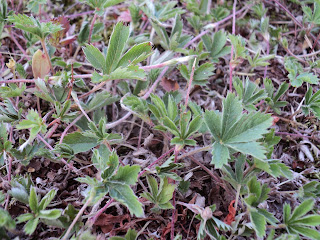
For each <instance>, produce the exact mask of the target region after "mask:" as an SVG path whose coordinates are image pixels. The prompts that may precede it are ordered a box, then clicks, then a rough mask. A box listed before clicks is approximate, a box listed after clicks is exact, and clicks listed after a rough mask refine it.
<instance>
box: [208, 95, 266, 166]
mask: <svg viewBox="0 0 320 240" xmlns="http://www.w3.org/2000/svg"><path fill="white" fill-rule="evenodd" d="M242 110H243V108H242V104H241V102H240V101H239V100H238V98H237V97H236V96H235V95H234V94H232V93H229V94H228V96H227V98H226V99H225V100H224V101H223V109H222V113H219V112H216V111H206V112H205V114H204V122H205V124H206V125H207V127H208V129H209V131H210V133H211V135H212V136H213V139H214V140H215V142H214V144H213V158H212V163H213V164H215V165H216V167H217V168H221V167H222V166H223V164H226V163H227V161H228V159H229V158H230V156H229V151H230V150H235V151H236V152H241V153H244V154H249V155H252V156H254V157H256V158H258V159H264V158H265V155H264V154H265V150H264V148H263V146H262V145H261V144H260V143H258V142H257V140H258V139H260V138H262V135H263V134H265V133H267V132H268V130H267V129H268V128H269V127H270V126H271V124H272V118H271V117H270V115H267V114H263V113H260V112H252V113H249V114H245V113H242ZM227 150H228V151H227ZM215 151H217V152H216V153H215Z"/></svg>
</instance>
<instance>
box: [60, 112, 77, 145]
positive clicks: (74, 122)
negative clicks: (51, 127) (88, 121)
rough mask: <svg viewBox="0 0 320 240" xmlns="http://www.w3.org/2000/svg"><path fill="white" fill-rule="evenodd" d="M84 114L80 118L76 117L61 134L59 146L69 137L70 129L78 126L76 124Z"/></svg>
mask: <svg viewBox="0 0 320 240" xmlns="http://www.w3.org/2000/svg"><path fill="white" fill-rule="evenodd" d="M82 116H83V114H82V113H81V114H80V115H79V116H78V117H76V118H75V119H74V120H73V121H72V122H71V123H70V124H69V125H68V126H67V127H66V129H65V130H64V131H63V133H62V134H61V138H60V141H59V144H61V143H62V141H63V138H64V137H65V136H66V135H67V132H68V131H69V129H70V128H71V127H72V126H73V125H74V124H76V122H78V121H79V119H80V118H82Z"/></svg>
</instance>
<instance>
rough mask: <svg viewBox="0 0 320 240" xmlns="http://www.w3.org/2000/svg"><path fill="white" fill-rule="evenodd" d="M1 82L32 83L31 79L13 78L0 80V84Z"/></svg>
mask: <svg viewBox="0 0 320 240" xmlns="http://www.w3.org/2000/svg"><path fill="white" fill-rule="evenodd" d="M2 83H34V80H33V79H32V80H31V79H15V80H1V81H0V84H2Z"/></svg>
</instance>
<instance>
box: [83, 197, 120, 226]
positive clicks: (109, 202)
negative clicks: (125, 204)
mask: <svg viewBox="0 0 320 240" xmlns="http://www.w3.org/2000/svg"><path fill="white" fill-rule="evenodd" d="M113 202H114V199H113V198H111V199H110V200H109V201H108V202H107V203H106V205H104V207H103V208H101V209H100V210H99V211H98V212H97V213H96V214H95V215H94V216H93V217H92V218H91V219H90V220H89V221H90V223H91V224H92V225H93V224H94V223H95V222H96V221H97V219H98V218H99V217H100V215H101V214H102V213H103V212H104V211H105V210H106V209H107V208H108V207H109V206H110V205H111V203H113Z"/></svg>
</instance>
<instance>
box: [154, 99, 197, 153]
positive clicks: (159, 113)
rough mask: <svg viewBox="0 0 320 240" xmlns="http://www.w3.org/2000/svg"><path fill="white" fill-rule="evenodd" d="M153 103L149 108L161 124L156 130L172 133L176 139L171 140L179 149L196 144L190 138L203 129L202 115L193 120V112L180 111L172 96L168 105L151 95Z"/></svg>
mask: <svg viewBox="0 0 320 240" xmlns="http://www.w3.org/2000/svg"><path fill="white" fill-rule="evenodd" d="M151 101H152V103H153V104H148V107H149V109H150V111H151V112H152V114H153V115H154V116H155V118H156V119H157V121H158V123H159V125H157V126H155V129H157V130H161V131H164V132H166V131H169V132H170V133H172V134H173V135H174V136H175V137H174V138H173V139H172V140H171V144H173V145H176V146H177V147H178V149H182V148H183V146H185V145H191V146H193V145H195V144H196V141H195V140H193V139H189V137H191V136H192V134H194V133H195V132H197V131H198V130H199V128H200V127H201V123H202V118H201V116H200V115H198V116H194V117H193V119H192V120H191V117H192V114H191V112H190V111H184V109H178V107H177V105H176V102H175V100H174V98H173V97H172V96H171V95H169V97H168V101H167V104H165V103H164V101H163V100H162V99H161V98H160V97H158V96H157V95H154V94H151Z"/></svg>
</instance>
